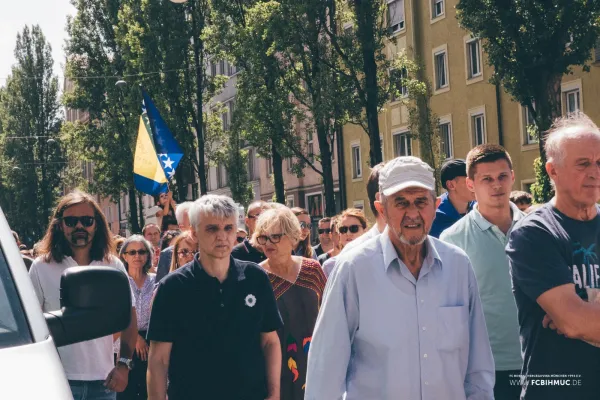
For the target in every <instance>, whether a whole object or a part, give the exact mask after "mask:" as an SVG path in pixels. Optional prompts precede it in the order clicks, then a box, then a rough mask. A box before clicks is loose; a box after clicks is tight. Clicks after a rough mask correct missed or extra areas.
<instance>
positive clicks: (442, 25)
mask: <svg viewBox="0 0 600 400" xmlns="http://www.w3.org/2000/svg"><path fill="white" fill-rule="evenodd" d="M385 1H386V2H387V6H388V18H389V20H390V23H389V24H390V27H391V29H392V30H393V32H394V38H395V43H393V42H390V43H389V44H388V46H387V51H388V57H395V56H396V55H397V54H398V53H400V52H406V53H407V54H408V56H409V57H410V58H418V59H421V60H422V61H423V63H424V66H425V76H426V77H427V79H428V80H429V82H430V84H431V87H432V91H433V96H432V98H431V109H432V112H433V113H434V114H435V115H437V116H438V117H439V122H440V135H441V136H442V142H443V143H442V152H443V153H445V154H446V157H447V158H465V157H466V155H467V153H468V152H469V150H470V149H471V148H473V147H475V146H476V145H479V144H483V143H496V144H501V145H503V146H504V147H505V148H506V149H507V151H508V152H509V153H510V155H511V157H512V161H513V167H514V171H515V185H514V189H515V190H525V191H529V190H530V185H531V184H532V183H533V182H534V181H535V175H534V169H533V161H534V160H535V158H537V157H538V156H539V150H538V149H539V146H538V143H537V140H536V138H535V137H531V136H529V135H528V133H527V125H528V124H531V123H532V118H531V116H530V115H529V113H528V112H527V111H526V110H525V109H524V108H523V107H522V106H521V105H520V104H518V103H516V102H515V101H513V100H512V99H511V97H510V96H509V95H508V94H507V93H506V92H505V91H504V90H503V89H502V88H501V87H496V86H495V85H493V84H491V83H489V79H490V77H491V76H492V72H493V69H492V67H491V66H489V65H488V64H487V60H486V56H485V53H484V51H483V48H482V45H481V42H480V40H479V39H478V38H474V37H472V36H471V35H470V34H469V32H467V31H465V30H464V29H462V28H461V27H460V26H459V24H458V20H457V19H456V9H455V6H456V4H457V3H458V0H425V1H417V0H385ZM598 55H600V54H598ZM595 61H596V62H595V63H594V64H593V66H592V68H591V71H590V72H584V71H582V69H581V68H574V72H573V74H572V75H566V76H565V77H564V78H563V81H562V86H561V89H562V104H563V114H565V115H566V114H567V113H569V112H574V111H577V110H581V111H583V112H585V113H586V114H587V115H588V116H589V117H590V118H592V119H593V120H594V121H596V123H600V109H598V107H595V105H596V104H597V103H598V101H599V100H600V68H599V67H600V57H596V58H595ZM401 100H403V99H400V101H392V102H390V103H388V104H387V105H386V107H385V108H384V111H383V112H382V113H381V114H380V117H379V129H380V132H381V139H382V153H383V159H384V161H386V160H390V159H392V158H394V157H397V156H402V155H415V156H419V143H418V141H417V140H414V139H411V138H410V135H408V125H409V113H408V109H407V107H406V105H404V104H403V102H402V101H401ZM344 142H345V145H344V152H345V154H346V156H345V158H346V160H347V161H346V170H345V171H346V172H345V174H346V191H347V198H348V206H352V205H355V206H360V205H362V204H368V198H367V192H366V180H367V178H368V176H369V138H368V136H367V134H366V133H365V132H364V131H363V130H362V129H361V128H360V127H357V126H352V125H348V126H345V127H344ZM368 208H369V207H366V210H365V211H366V213H367V215H368V217H369V218H370V219H371V221H374V219H373V215H372V213H371V211H370V210H368Z"/></svg>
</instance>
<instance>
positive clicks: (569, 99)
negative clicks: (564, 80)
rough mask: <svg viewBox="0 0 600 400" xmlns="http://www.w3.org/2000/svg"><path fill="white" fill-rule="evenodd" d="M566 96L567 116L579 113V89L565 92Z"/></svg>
mask: <svg viewBox="0 0 600 400" xmlns="http://www.w3.org/2000/svg"><path fill="white" fill-rule="evenodd" d="M564 96H565V97H564V98H565V107H566V111H567V115H568V114H572V113H574V112H577V111H579V110H580V109H581V108H580V105H579V89H575V90H570V91H568V92H565V93H564Z"/></svg>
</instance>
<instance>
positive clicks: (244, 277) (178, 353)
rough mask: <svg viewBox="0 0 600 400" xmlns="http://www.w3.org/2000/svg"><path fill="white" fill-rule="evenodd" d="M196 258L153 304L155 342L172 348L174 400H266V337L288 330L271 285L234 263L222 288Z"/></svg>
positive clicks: (166, 282)
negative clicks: (263, 345)
mask: <svg viewBox="0 0 600 400" xmlns="http://www.w3.org/2000/svg"><path fill="white" fill-rule="evenodd" d="M197 257H198V256H196V257H195V258H194V261H192V262H191V263H189V264H187V265H185V266H184V267H182V268H180V269H178V270H177V271H175V272H172V273H170V274H169V275H167V276H166V277H165V278H164V279H163V280H162V281H161V282H160V284H159V285H158V288H157V292H156V297H155V298H154V303H153V305H152V314H151V317H150V326H149V329H148V339H149V340H154V341H158V342H169V343H172V344H173V347H172V349H171V359H170V363H169V389H168V395H169V400H189V399H207V400H212V399H220V400H221V399H223V400H228V399H231V400H242V399H243V400H254V399H257V400H258V399H260V400H263V399H264V398H266V397H267V381H266V371H265V359H264V355H263V351H262V347H261V344H260V338H261V333H263V332H272V331H275V330H277V329H278V328H280V327H281V326H282V321H281V317H280V315H279V311H278V309H277V304H276V302H275V296H274V295H273V288H272V286H271V283H270V282H269V278H268V277H267V274H266V273H265V272H264V271H263V270H262V269H261V268H260V267H259V266H258V265H256V264H254V263H250V262H244V261H239V260H235V259H234V258H233V257H231V258H230V264H229V273H228V276H227V279H226V280H225V281H223V283H220V282H219V281H218V279H216V278H213V277H211V276H209V275H208V274H207V273H206V272H205V271H204V269H203V268H202V265H201V264H200V263H199V261H198V258H197Z"/></svg>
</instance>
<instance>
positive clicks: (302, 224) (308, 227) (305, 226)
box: [300, 222, 312, 229]
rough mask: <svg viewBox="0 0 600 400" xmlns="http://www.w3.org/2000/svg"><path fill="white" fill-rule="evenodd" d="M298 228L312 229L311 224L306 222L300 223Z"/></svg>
mask: <svg viewBox="0 0 600 400" xmlns="http://www.w3.org/2000/svg"><path fill="white" fill-rule="evenodd" d="M300 228H302V229H312V224H307V223H306V222H300Z"/></svg>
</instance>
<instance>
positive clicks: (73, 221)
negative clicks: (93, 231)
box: [62, 216, 96, 228]
mask: <svg viewBox="0 0 600 400" xmlns="http://www.w3.org/2000/svg"><path fill="white" fill-rule="evenodd" d="M62 220H63V222H64V223H65V225H66V226H68V227H69V228H74V227H76V226H77V223H78V222H81V225H83V226H84V227H86V228H89V227H90V226H92V225H94V222H95V221H96V218H95V217H88V216H83V217H73V216H69V217H62Z"/></svg>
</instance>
